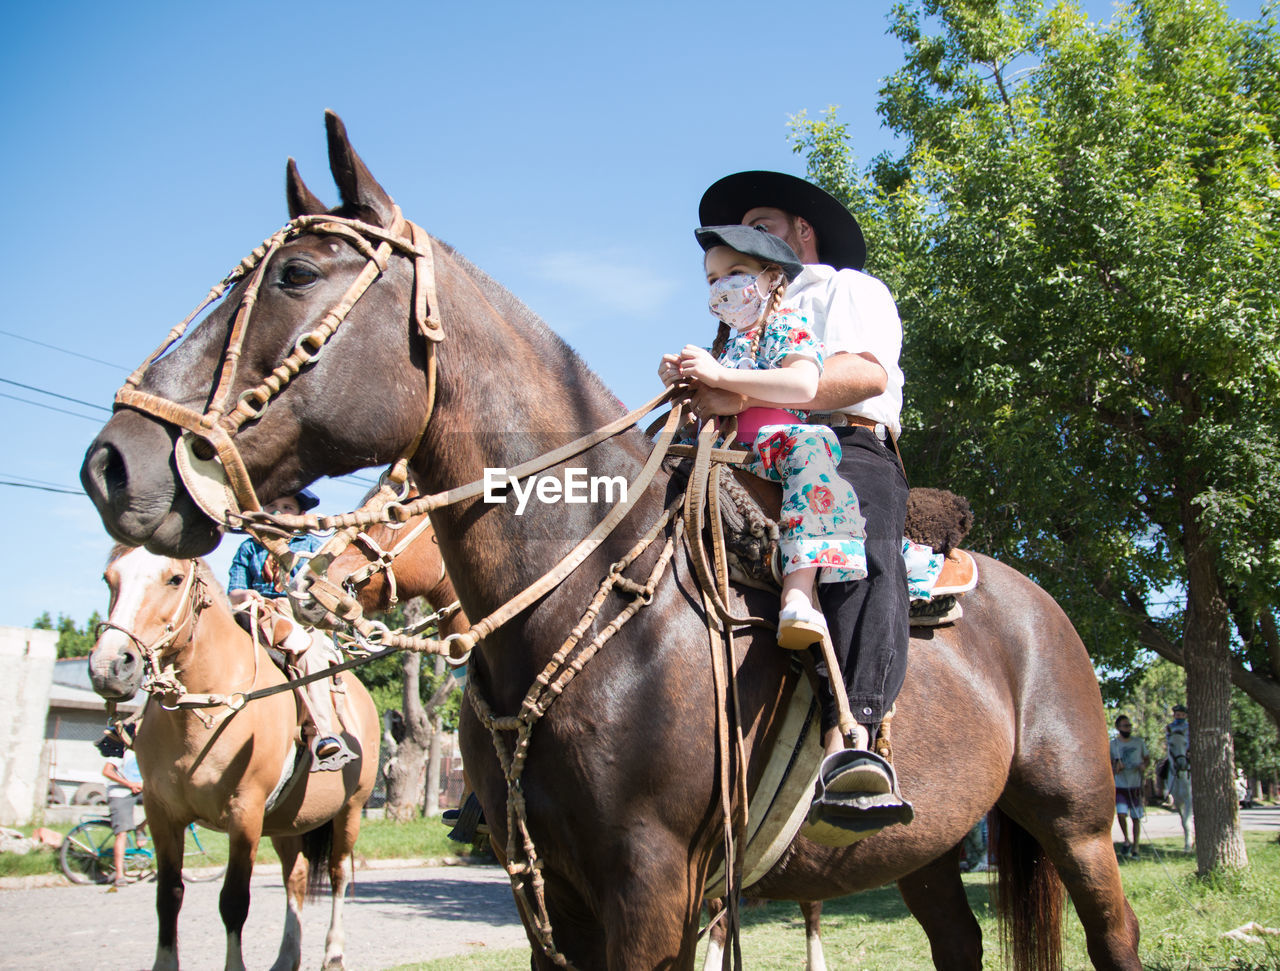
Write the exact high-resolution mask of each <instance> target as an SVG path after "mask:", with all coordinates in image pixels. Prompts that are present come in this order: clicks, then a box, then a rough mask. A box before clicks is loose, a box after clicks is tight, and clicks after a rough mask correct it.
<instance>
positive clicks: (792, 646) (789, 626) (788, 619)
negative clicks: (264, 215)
mask: <svg viewBox="0 0 1280 971" xmlns="http://www.w3.org/2000/svg"><path fill="white" fill-rule="evenodd" d="M830 636H831V635H830V633H829V631H828V630H827V618H826V617H824V616H822V611H821V610H818V609H816V608H815V607H813V606H811V605H810V604H809V602H808V601H805V600H795V601H792V602H791V603H790V604H788V605H787V606H786V607H783V608H782V612H781V613H779V614H778V644H779V645H781V646H782V647H785V648H787V649H788V650H791V651H803V650H804V649H805V648H807V647H809V646H810V645H811V644H818V643H820V642H822V641H823V640H825V639H826V638H828V637H830Z"/></svg>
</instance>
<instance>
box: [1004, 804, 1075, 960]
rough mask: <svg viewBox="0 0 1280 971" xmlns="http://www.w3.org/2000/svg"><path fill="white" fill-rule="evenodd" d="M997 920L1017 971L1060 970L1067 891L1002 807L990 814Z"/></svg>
mask: <svg viewBox="0 0 1280 971" xmlns="http://www.w3.org/2000/svg"><path fill="white" fill-rule="evenodd" d="M991 822H992V826H991V829H992V832H991V838H990V841H991V844H992V845H993V846H994V847H995V864H996V888H995V896H996V900H995V903H996V915H997V917H998V918H999V921H1000V942H1001V944H1002V945H1003V947H1004V952H1005V954H1006V955H1008V956H1009V957H1011V958H1012V959H1013V961H1012V963H1013V967H1014V968H1015V969H1016V971H1059V969H1061V967H1062V905H1063V897H1064V896H1065V888H1064V887H1063V885H1062V880H1061V879H1060V878H1059V877H1058V871H1057V869H1056V868H1055V867H1054V865H1053V863H1052V862H1051V861H1050V859H1049V858H1048V856H1046V855H1045V852H1044V849H1043V848H1042V847H1041V846H1040V844H1039V843H1037V842H1036V840H1035V837H1033V836H1032V835H1031V834H1030V833H1028V832H1027V831H1026V830H1025V829H1023V828H1022V827H1021V826H1019V825H1018V824H1017V823H1016V822H1014V821H1013V820H1012V819H1011V818H1009V816H1007V815H1006V814H1005V813H1004V812H1003V811H1002V810H1001V809H1000V808H999V807H997V808H996V809H995V810H994V811H993V813H992V820H991Z"/></svg>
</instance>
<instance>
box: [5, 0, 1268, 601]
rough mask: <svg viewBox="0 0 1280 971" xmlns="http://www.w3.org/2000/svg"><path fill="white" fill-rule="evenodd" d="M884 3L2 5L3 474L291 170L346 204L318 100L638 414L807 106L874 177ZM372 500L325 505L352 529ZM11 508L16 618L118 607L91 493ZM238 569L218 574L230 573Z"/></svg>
mask: <svg viewBox="0 0 1280 971" xmlns="http://www.w3.org/2000/svg"><path fill="white" fill-rule="evenodd" d="M889 7H890V3H889V2H887V0H858V2H849V0H844V2H829V0H817V2H810V3H807V4H805V5H804V6H803V8H802V9H803V11H804V23H803V25H792V24H791V23H789V22H788V20H787V17H786V16H785V15H784V10H785V9H788V8H784V7H782V6H779V5H777V4H766V3H760V2H755V0H745V2H738V3H735V4H733V5H731V6H730V5H724V4H711V3H699V2H683V3H672V2H667V0H660V2H654V3H649V4H644V5H639V4H601V3H598V2H597V3H586V2H576V0H575V2H556V0H548V2H545V3H540V4H528V3H514V2H505V0H500V2H494V3H488V4H483V5H481V4H458V3H449V4H440V3H431V2H417V3H411V2H385V3H380V4H377V5H376V6H375V5H368V6H366V5H357V4H351V3H344V4H338V3H332V2H313V3H309V4H305V5H297V4H279V3H272V2H254V3H245V2H230V3H220V4H216V5H212V4H211V5H204V4H199V5H197V4H158V3H146V2H143V3H134V4H111V5H104V4H87V3H80V2H72V3H52V4H24V5H19V6H16V7H15V8H13V9H12V10H11V11H10V12H9V14H8V17H7V22H6V31H5V38H4V40H3V41H0V44H3V55H4V56H3V57H0V117H2V118H3V119H4V124H5V126H6V131H5V134H4V138H3V143H4V144H5V145H7V146H8V148H7V149H6V150H4V152H3V154H2V155H0V177H2V178H3V184H4V185H5V186H6V188H7V189H8V194H9V203H8V205H9V215H8V217H7V218H6V220H5V232H4V233H3V238H0V284H2V285H3V293H4V299H5V307H6V312H5V313H4V315H3V319H0V395H2V396H0V456H2V457H0V481H3V482H17V483H25V484H26V485H29V486H44V487H47V486H53V487H61V488H68V489H78V487H79V485H78V477H77V471H78V468H79V464H80V461H81V459H82V457H83V454H84V450H85V448H86V447H87V445H88V443H89V442H90V440H91V439H92V438H93V436H94V435H95V434H96V432H97V429H98V427H99V426H100V424H101V422H102V421H104V420H105V418H106V417H107V412H106V411H105V410H103V409H104V408H106V407H108V406H109V405H110V402H111V398H112V395H113V393H114V391H115V389H116V388H117V387H118V386H119V385H120V383H121V381H122V380H123V378H124V377H125V375H126V374H127V373H128V371H129V370H131V369H132V368H133V367H134V366H136V364H137V363H138V362H139V361H141V360H142V359H143V358H144V357H145V356H146V355H147V354H148V353H149V352H150V351H151V350H152V349H153V348H154V346H155V345H156V344H158V343H159V342H160V340H161V338H162V337H163V336H164V334H165V332H166V331H167V330H168V329H169V327H171V326H172V325H173V324H174V323H176V322H177V321H178V320H180V319H181V318H182V317H183V316H184V315H185V314H186V313H187V312H188V311H189V310H190V309H191V308H192V307H193V306H194V305H195V304H196V302H197V301H198V300H199V299H200V298H201V297H203V295H204V294H205V293H206V292H207V290H208V288H209V287H210V286H212V285H213V284H214V283H215V282H217V280H218V279H220V278H221V277H222V276H223V274H224V273H226V271H227V270H229V269H230V268H231V266H232V265H234V264H235V262H236V261H238V260H239V259H240V258H241V257H242V256H243V255H245V254H246V253H247V252H248V251H249V250H250V249H251V248H252V247H253V246H255V245H256V244H257V243H258V242H259V241H261V240H262V239H263V238H264V237H266V236H267V235H269V234H270V233H271V232H272V231H273V230H275V229H276V228H278V227H279V226H280V225H281V224H282V223H283V222H284V221H285V220H286V218H287V215H286V212H285V202H284V191H283V186H284V166H285V160H286V159H287V158H288V157H289V156H291V155H292V156H294V157H296V158H297V160H298V163H299V166H300V168H301V170H302V174H303V176H304V178H305V179H306V180H307V182H308V184H309V185H310V186H311V188H312V190H313V191H315V192H316V193H317V194H318V195H320V196H321V198H323V199H326V200H330V201H336V200H335V195H336V194H335V191H334V189H333V187H332V182H331V180H330V178H329V174H328V165H327V161H326V154H325V151H326V150H325V140H324V125H323V111H324V109H325V108H332V109H333V110H335V111H337V112H338V113H339V114H340V115H341V116H342V118H343V120H344V121H345V122H346V124H347V128H348V131H349V133H350V135H351V137H352V140H353V143H354V144H355V146H356V148H357V150H358V151H359V152H360V154H361V155H362V157H363V158H364V159H365V161H366V162H367V163H368V164H369V166H370V168H371V169H372V171H373V172H374V174H375V175H376V176H377V177H378V178H379V180H380V181H381V182H382V184H383V185H384V186H385V187H386V188H387V190H388V191H389V192H390V193H391V194H392V195H393V196H394V197H395V199H396V200H397V202H399V203H400V205H401V207H402V208H403V210H404V212H405V214H406V215H407V216H408V217H409V218H411V219H413V220H414V221H416V222H418V223H419V224H421V225H422V226H423V227H424V228H425V229H426V230H427V231H428V232H430V233H432V234H433V235H435V236H437V237H439V238H441V239H444V240H446V241H447V242H449V243H451V244H452V245H454V246H456V247H457V248H458V249H460V250H461V251H462V252H463V253H464V254H466V255H467V257H468V258H470V259H471V260H472V261H473V262H474V263H476V264H477V265H478V266H480V267H482V268H483V269H485V270H486V271H487V272H489V273H490V274H491V275H492V276H493V277H494V278H495V279H497V280H499V281H500V282H502V283H503V284H505V285H506V286H507V287H508V288H509V289H510V290H511V291H512V292H513V293H515V294H516V295H517V296H519V297H520V298H521V299H522V300H524V302H525V303H527V304H528V305H529V306H530V307H531V308H533V310H535V311H536V312H537V313H539V314H540V315H541V316H542V317H543V318H544V319H545V320H546V321H547V322H548V323H549V324H550V325H551V326H552V327H553V328H554V329H555V330H557V331H558V332H559V333H560V334H561V335H563V336H564V337H565V338H566V339H567V340H568V341H569V343H571V344H572V345H573V346H574V347H575V348H577V349H578V351H579V352H580V353H581V354H582V355H583V356H584V357H585V358H586V360H587V361H588V363H589V364H590V365H591V366H592V367H593V368H595V370H596V371H598V372H599V373H600V375H601V376H602V377H603V378H604V380H605V382H606V383H607V384H608V385H609V386H610V387H612V388H613V389H614V390H615V391H616V392H617V393H618V395H619V396H620V397H621V398H622V399H623V400H624V401H626V402H628V403H629V404H638V403H640V402H642V401H643V400H645V399H646V398H648V397H650V396H651V395H652V394H653V393H655V391H656V389H657V386H658V385H657V379H656V377H655V375H654V372H655V368H656V362H657V358H658V356H659V355H660V354H661V353H662V352H663V351H666V350H670V349H674V348H677V347H679V346H681V345H682V344H683V343H685V342H686V341H687V340H689V339H692V338H698V339H706V338H707V337H708V335H709V333H710V332H711V330H712V328H711V318H710V317H709V315H708V314H707V312H706V310H705V304H704V301H705V285H704V284H703V282H702V280H701V263H700V251H699V250H698V248H697V245H696V244H695V243H694V241H693V236H692V229H693V227H694V226H695V225H696V209H697V202H698V199H699V197H700V196H701V194H702V191H703V190H704V189H705V188H706V187H707V186H708V185H709V184H710V183H711V182H713V181H715V180H716V179H717V178H719V177H721V176H723V175H726V174H728V173H730V172H735V171H739V170H742V169H752V168H763V169H776V170H780V171H789V172H793V173H796V174H803V173H804V160H803V158H801V157H800V156H798V155H795V154H794V153H793V152H792V150H791V146H790V144H789V142H788V140H787V131H788V129H787V124H788V121H789V119H790V118H791V117H792V116H793V115H795V114H797V113H798V112H802V111H804V112H808V114H809V115H811V116H816V115H818V114H819V113H821V112H822V111H824V110H825V109H826V108H827V107H828V106H830V105H838V106H840V109H839V110H840V117H841V120H842V121H844V122H845V123H847V124H848V125H849V129H850V132H851V133H852V135H853V137H854V140H855V146H856V150H857V154H858V157H859V159H860V161H862V162H867V161H869V160H870V159H871V158H872V157H874V156H875V155H876V154H877V153H879V152H881V151H883V150H886V149H888V148H891V147H892V141H891V138H890V135H889V133H888V132H886V131H885V130H884V129H882V128H881V126H880V123H879V119H878V118H877V116H876V114H875V104H876V98H877V94H876V92H877V90H878V88H879V86H880V82H881V79H882V78H883V77H884V76H885V75H887V74H889V73H891V72H892V71H893V70H894V69H895V68H896V67H897V66H898V65H899V63H900V61H901V53H900V50H899V47H898V45H897V43H896V42H895V41H893V40H892V38H890V37H887V36H886V34H885V30H886V26H887V22H886V19H885V17H886V15H887V12H888V10H889ZM1084 7H1085V9H1087V10H1089V11H1090V12H1091V13H1092V14H1093V15H1094V16H1103V17H1106V16H1109V15H1110V11H1111V9H1112V8H1111V5H1110V3H1106V2H1090V3H1086V4H1084ZM1230 9H1231V10H1232V12H1233V13H1234V14H1235V15H1236V16H1239V17H1252V16H1256V15H1257V11H1258V5H1257V3H1256V2H1234V3H1231V4H1230ZM369 11H376V15H375V14H373V13H370V12H369ZM874 246H875V241H874V239H873V240H871V247H872V250H873V256H872V259H873V260H874ZM908 327H909V322H908ZM43 345H52V346H43ZM68 352H70V353H68ZM75 355H81V356H75ZM90 359H92V360H90ZM13 382H17V384H15V383H13ZM18 384H23V385H29V386H32V387H35V388H39V389H43V391H46V392H53V393H55V394H58V395H62V396H64V398H55V397H51V396H49V395H47V394H42V393H39V392H35V391H30V390H26V389H23V388H21V387H18V386H17V385H18ZM16 398H23V399H27V401H31V402H38V405H33V404H29V403H26V402H25V401H19V400H15V399H16ZM65 398H73V399H78V402H83V403H77V402H73V401H68V400H65ZM54 408H60V409H65V411H68V412H74V413H75V414H74V415H72V414H65V413H62V412H59V411H55V410H52V409H54ZM86 416H87V417H86ZM364 488H365V486H364V484H363V483H359V482H356V483H353V482H349V481H335V482H324V483H321V484H320V485H319V486H318V487H317V490H316V491H317V492H318V493H319V494H320V495H321V498H322V500H323V502H324V504H323V507H322V508H323V509H324V510H326V511H337V510H338V508H339V507H341V508H342V509H349V508H352V507H353V506H354V505H355V503H356V501H357V500H358V499H359V496H360V494H361V492H362V490H363V489H364ZM0 509H2V510H3V521H4V524H5V530H6V534H7V536H8V537H9V538H10V540H11V546H10V550H11V552H10V556H9V560H8V562H9V564H10V566H9V568H8V569H7V570H6V571H5V572H6V577H5V582H4V584H3V585H2V586H0V624H3V625H14V626H25V625H27V624H29V623H30V622H31V621H32V620H33V619H34V618H35V617H36V616H37V615H38V614H39V613H40V612H41V611H44V610H48V611H49V612H50V613H52V614H53V615H55V616H56V615H57V614H58V613H66V614H69V615H71V616H72V617H74V618H75V619H76V620H77V621H78V622H81V623H82V622H83V621H84V620H85V619H86V618H87V617H88V615H89V613H90V612H91V611H93V610H94V609H99V610H103V611H104V612H105V607H106V591H105V587H104V586H103V584H102V582H101V580H100V576H101V572H102V564H103V560H104V558H105V556H106V553H107V550H108V548H109V546H110V541H109V539H108V537H107V535H106V533H105V532H104V531H103V529H102V526H101V523H100V522H99V520H98V517H97V514H96V512H94V510H93V508H92V506H91V504H90V503H89V501H88V499H86V498H85V497H84V496H82V495H67V494H62V493H58V492H49V491H43V490H42V489H37V488H24V487H21V486H14V485H0ZM233 551H234V542H233V541H232V540H228V541H226V542H224V543H223V544H222V546H221V547H220V548H219V549H218V550H217V551H216V552H215V553H214V554H213V555H212V557H211V558H210V559H211V560H212V562H213V563H214V565H215V567H216V568H217V569H218V570H219V572H220V573H223V574H225V568H226V565H227V563H228V562H229V560H230V556H231V553H232V552H233Z"/></svg>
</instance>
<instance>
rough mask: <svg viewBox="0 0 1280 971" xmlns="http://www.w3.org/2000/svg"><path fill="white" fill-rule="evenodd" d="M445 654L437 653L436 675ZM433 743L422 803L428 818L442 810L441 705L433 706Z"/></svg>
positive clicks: (430, 749) (429, 753) (438, 674)
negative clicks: (424, 799)
mask: <svg viewBox="0 0 1280 971" xmlns="http://www.w3.org/2000/svg"><path fill="white" fill-rule="evenodd" d="M444 668H445V665H444V656H443V655H441V654H437V655H436V658H435V671H436V676H437V677H439V676H440V675H443V674H444ZM430 720H431V745H430V747H429V748H428V749H427V795H426V801H425V802H424V803H423V804H422V811H423V813H424V814H425V815H426V817H427V818H428V819H431V818H433V817H435V816H436V815H438V814H439V812H440V736H441V731H442V729H443V725H442V723H441V718H440V706H439V705H434V706H432V708H431V719H430Z"/></svg>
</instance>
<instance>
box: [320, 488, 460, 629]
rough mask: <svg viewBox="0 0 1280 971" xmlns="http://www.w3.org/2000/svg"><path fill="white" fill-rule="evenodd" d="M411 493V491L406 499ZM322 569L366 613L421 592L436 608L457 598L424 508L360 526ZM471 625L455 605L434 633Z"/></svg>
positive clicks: (445, 605) (411, 496) (448, 604)
mask: <svg viewBox="0 0 1280 971" xmlns="http://www.w3.org/2000/svg"><path fill="white" fill-rule="evenodd" d="M415 495H416V494H415V493H412V492H411V493H410V494H409V498H414V497H415ZM325 574H326V575H327V576H328V577H329V579H330V580H333V581H334V582H335V583H338V584H341V585H344V586H346V588H347V589H348V592H350V593H351V594H352V595H353V596H354V597H355V598H356V600H358V601H359V602H360V606H361V607H363V608H364V610H365V611H366V612H367V613H382V612H385V611H387V610H390V609H391V608H392V607H394V606H395V605H396V603H397V602H398V601H401V600H410V599H412V598H414V597H425V598H426V600H427V603H429V604H431V606H432V607H434V608H435V609H436V610H440V609H442V608H444V607H448V606H450V605H451V604H453V603H455V602H456V601H457V599H458V593H457V591H456V590H454V588H453V582H452V581H451V580H450V579H449V575H448V573H446V572H445V568H444V558H443V557H442V556H441V555H440V541H439V540H437V539H436V534H435V531H434V530H433V529H432V528H431V520H430V519H429V518H428V517H427V515H426V513H420V514H419V515H417V516H412V517H410V518H409V519H408V520H407V521H406V522H405V523H404V524H403V525H398V526H392V525H390V524H387V523H375V524H374V525H372V526H369V527H368V528H366V529H364V530H362V531H361V533H360V535H359V536H358V537H357V538H356V539H355V540H354V541H353V542H352V543H351V545H349V546H348V547H347V548H346V549H345V550H343V551H342V552H341V553H339V554H338V555H337V556H336V557H334V559H333V562H332V563H330V564H329V568H328V569H327V570H326V571H325ZM305 607H306V605H305V604H304V605H303V608H302V609H303V612H304V619H305ZM316 617H317V619H318V618H319V615H318V614H317V615H316ZM470 626H471V623H470V621H468V620H467V615H466V612H465V611H461V610H459V611H455V612H453V613H452V614H449V615H448V616H447V617H445V618H444V619H443V620H441V622H440V626H439V629H438V631H437V633H438V635H439V636H440V637H447V636H448V635H450V634H454V633H461V632H462V631H465V630H467V629H468V628H469V627H470Z"/></svg>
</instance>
